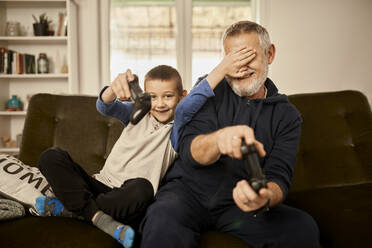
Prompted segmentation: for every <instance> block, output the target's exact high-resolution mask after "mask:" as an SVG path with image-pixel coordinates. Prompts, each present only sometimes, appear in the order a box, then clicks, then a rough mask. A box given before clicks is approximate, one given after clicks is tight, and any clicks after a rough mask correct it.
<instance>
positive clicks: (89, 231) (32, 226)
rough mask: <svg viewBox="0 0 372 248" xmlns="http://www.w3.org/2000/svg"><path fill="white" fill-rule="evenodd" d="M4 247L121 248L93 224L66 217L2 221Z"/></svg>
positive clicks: (1, 233)
mask: <svg viewBox="0 0 372 248" xmlns="http://www.w3.org/2000/svg"><path fill="white" fill-rule="evenodd" d="M0 240H1V247H7V248H12V247H14V248H16V247H17V248H19V247H28V248H33V247H35V248H41V247H49V248H52V247H53V248H67V247H68V248H81V247H89V248H102V247H105V248H120V247H121V248H122V247H123V246H121V245H120V244H119V243H118V242H117V241H116V240H114V239H113V238H112V237H111V236H109V235H108V234H106V233H104V232H102V231H100V230H99V229H98V228H96V227H94V226H93V225H90V224H88V223H87V222H83V221H80V220H75V219H71V218H63V217H44V218H43V217H34V216H27V217H25V218H22V219H16V220H11V221H2V222H0Z"/></svg>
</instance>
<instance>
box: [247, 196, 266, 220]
mask: <svg viewBox="0 0 372 248" xmlns="http://www.w3.org/2000/svg"><path fill="white" fill-rule="evenodd" d="M269 207H270V199H269V200H267V202H266V203H265V205H263V206H262V207H260V208H259V209H256V210H253V211H252V212H251V214H252V215H253V217H257V215H260V214H263V213H265V212H267V211H269V210H270V208H269Z"/></svg>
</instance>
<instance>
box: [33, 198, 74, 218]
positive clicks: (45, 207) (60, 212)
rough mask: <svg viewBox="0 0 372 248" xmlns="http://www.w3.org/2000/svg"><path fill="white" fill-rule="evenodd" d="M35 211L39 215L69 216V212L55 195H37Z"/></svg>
mask: <svg viewBox="0 0 372 248" xmlns="http://www.w3.org/2000/svg"><path fill="white" fill-rule="evenodd" d="M35 209H36V211H37V212H38V213H39V214H40V215H41V216H69V215H71V212H69V211H67V210H65V207H64V206H63V204H62V202H61V201H60V200H58V199H57V198H55V197H50V196H44V195H43V196H39V197H38V198H36V204H35ZM64 210H65V211H64ZM67 212H69V213H67Z"/></svg>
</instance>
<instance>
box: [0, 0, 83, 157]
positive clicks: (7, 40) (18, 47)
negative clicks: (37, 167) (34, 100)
mask: <svg viewBox="0 0 372 248" xmlns="http://www.w3.org/2000/svg"><path fill="white" fill-rule="evenodd" d="M77 11H78V6H77V3H76V1H73V0H37V1H34V0H0V48H5V49H6V50H12V51H15V52H17V53H21V54H31V55H34V56H35V64H37V58H38V56H39V54H40V53H46V54H47V57H48V61H49V73H46V74H37V73H36V74H26V73H22V74H14V73H13V74H4V73H0V137H2V136H6V137H10V138H11V139H12V140H16V139H17V136H18V135H19V134H21V133H22V131H23V125H24V120H25V116H26V113H27V112H26V111H27V110H26V109H24V110H23V111H6V109H5V107H6V102H7V101H8V99H10V98H11V97H12V95H17V96H18V97H19V99H20V100H21V101H22V102H23V104H24V105H27V98H29V97H30V96H31V95H34V94H37V93H51V94H78V93H79V85H78V49H77V48H78V47H77V46H78V37H77V35H78V33H77ZM42 13H46V16H48V19H49V20H52V23H51V25H50V26H51V29H52V30H54V31H55V32H54V35H50V36H34V33H33V26H32V24H33V23H34V19H33V18H32V15H35V16H36V17H37V18H38V17H39V16H40V15H41V14H42ZM60 13H65V14H66V19H67V35H62V34H61V35H59V36H57V29H58V26H59V25H58V24H59V14H60ZM7 22H19V24H20V29H19V35H17V36H8V32H7ZM66 66H67V71H66V70H62V67H64V68H66ZM35 69H36V72H37V67H36V68H35ZM18 151H19V148H5V147H2V145H1V144H0V153H11V154H16V153H18Z"/></svg>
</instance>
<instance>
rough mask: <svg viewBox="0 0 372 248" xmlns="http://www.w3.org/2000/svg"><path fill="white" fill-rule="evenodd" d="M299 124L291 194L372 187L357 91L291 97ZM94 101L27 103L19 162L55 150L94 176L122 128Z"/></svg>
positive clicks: (370, 149) (371, 136) (363, 105)
mask: <svg viewBox="0 0 372 248" xmlns="http://www.w3.org/2000/svg"><path fill="white" fill-rule="evenodd" d="M289 99H290V101H291V102H292V103H293V104H294V105H295V106H296V107H297V109H298V110H299V111H300V112H301V114H302V118H303V124H302V137H301V141H300V147H299V151H298V161H297V164H296V167H295V173H294V178H293V183H292V187H291V191H302V190H310V189H315V188H322V187H327V186H337V185H345V184H358V183H362V182H372V114H371V109H370V106H369V103H368V100H367V99H366V97H365V96H364V95H363V94H362V93H360V92H356V91H341V92H329V93H312V94H298V95H291V96H290V97H289ZM95 102H96V97H93V96H67V95H50V94H37V95H35V96H33V97H32V99H31V101H30V104H29V108H28V112H27V116H26V120H25V126H24V132H23V139H22V144H21V151H20V160H21V161H23V162H24V163H26V164H29V165H37V161H38V159H39V156H40V154H41V153H42V152H43V151H44V150H45V149H47V148H49V147H52V146H59V147H61V148H62V149H65V150H67V151H69V153H70V154H71V156H72V158H73V159H74V160H75V161H76V162H77V163H79V164H80V165H82V166H83V168H84V169H85V170H86V171H87V172H88V173H90V174H92V173H95V172H98V171H99V170H100V169H101V167H102V165H103V164H104V161H105V159H106V158H107V156H108V154H109V153H110V151H111V148H112V146H113V144H114V143H115V141H116V140H117V138H118V137H119V135H120V134H121V131H122V130H123V125H122V123H121V122H119V121H117V120H115V119H113V118H109V117H106V116H102V115H101V114H99V113H98V112H97V110H96V104H95Z"/></svg>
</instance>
